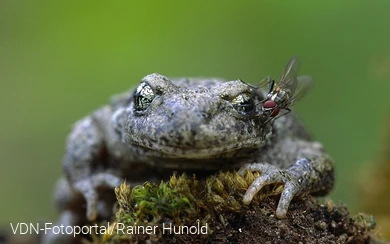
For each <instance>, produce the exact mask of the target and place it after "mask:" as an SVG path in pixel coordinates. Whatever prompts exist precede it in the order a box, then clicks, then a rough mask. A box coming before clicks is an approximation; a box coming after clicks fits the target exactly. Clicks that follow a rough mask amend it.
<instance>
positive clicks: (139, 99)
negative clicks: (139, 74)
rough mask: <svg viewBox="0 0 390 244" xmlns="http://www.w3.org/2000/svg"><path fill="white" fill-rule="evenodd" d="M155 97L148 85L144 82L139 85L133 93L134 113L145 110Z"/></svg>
mask: <svg viewBox="0 0 390 244" xmlns="http://www.w3.org/2000/svg"><path fill="white" fill-rule="evenodd" d="M155 96H156V95H155V93H154V91H153V89H152V87H151V86H150V85H149V84H147V83H145V82H143V83H141V84H140V85H139V86H138V87H137V89H136V90H135V92H134V109H135V110H136V111H143V110H145V109H147V108H148V107H149V105H150V103H151V102H152V101H153V99H154V97H155Z"/></svg>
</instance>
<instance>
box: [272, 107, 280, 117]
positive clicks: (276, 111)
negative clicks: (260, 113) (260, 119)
mask: <svg viewBox="0 0 390 244" xmlns="http://www.w3.org/2000/svg"><path fill="white" fill-rule="evenodd" d="M279 111H280V109H279V108H275V109H274V111H273V112H272V114H271V117H275V116H276V115H278V114H279Z"/></svg>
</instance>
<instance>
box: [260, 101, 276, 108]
mask: <svg viewBox="0 0 390 244" xmlns="http://www.w3.org/2000/svg"><path fill="white" fill-rule="evenodd" d="M263 107H264V108H275V107H276V103H275V102H274V101H272V100H267V101H266V102H265V103H264V104H263Z"/></svg>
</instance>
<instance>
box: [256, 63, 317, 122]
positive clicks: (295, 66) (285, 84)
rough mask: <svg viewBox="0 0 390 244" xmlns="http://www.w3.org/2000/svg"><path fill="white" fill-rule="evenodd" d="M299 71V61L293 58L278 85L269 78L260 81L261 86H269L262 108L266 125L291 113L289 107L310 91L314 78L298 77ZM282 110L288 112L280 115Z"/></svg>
mask: <svg viewBox="0 0 390 244" xmlns="http://www.w3.org/2000/svg"><path fill="white" fill-rule="evenodd" d="M298 71H299V60H298V58H297V57H292V58H291V59H290V61H289V62H288V64H287V66H286V68H285V69H284V71H283V73H282V75H281V77H280V79H279V82H278V83H275V80H272V79H271V78H270V77H269V76H268V77H266V78H265V79H263V80H262V81H260V86H264V85H266V84H268V94H267V97H266V99H265V100H263V102H262V107H261V114H262V117H264V121H265V123H267V122H269V121H270V120H272V119H276V118H277V117H280V116H283V115H286V114H288V113H289V112H291V109H290V108H289V107H290V106H291V105H292V104H293V102H294V101H296V100H297V99H299V98H301V97H303V96H304V95H305V94H306V93H307V92H308V91H309V89H310V87H311V85H312V78H311V77H310V76H299V77H298ZM280 110H285V111H286V112H285V113H283V114H279V112H280ZM278 115H279V116H278Z"/></svg>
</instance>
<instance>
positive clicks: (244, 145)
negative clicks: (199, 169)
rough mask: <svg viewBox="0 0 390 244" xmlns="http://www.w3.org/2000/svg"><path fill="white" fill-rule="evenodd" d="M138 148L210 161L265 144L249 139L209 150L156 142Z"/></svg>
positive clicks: (169, 155) (164, 154)
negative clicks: (209, 159)
mask: <svg viewBox="0 0 390 244" xmlns="http://www.w3.org/2000/svg"><path fill="white" fill-rule="evenodd" d="M133 143H135V144H137V145H138V146H141V147H144V148H147V149H149V150H152V151H155V152H158V153H161V155H160V156H161V157H164V158H187V159H208V158H224V157H227V156H228V155H230V154H234V153H235V152H237V151H241V150H245V149H248V150H249V149H256V148H257V149H258V148H261V147H263V146H264V144H265V143H264V142H261V143H259V139H258V138H248V139H246V140H242V141H239V142H236V143H232V144H229V145H219V146H218V145H216V146H215V147H209V148H190V147H180V146H177V147H173V146H166V145H161V144H158V143H156V142H152V141H149V142H148V145H145V144H144V143H142V142H141V143H140V142H133Z"/></svg>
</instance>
